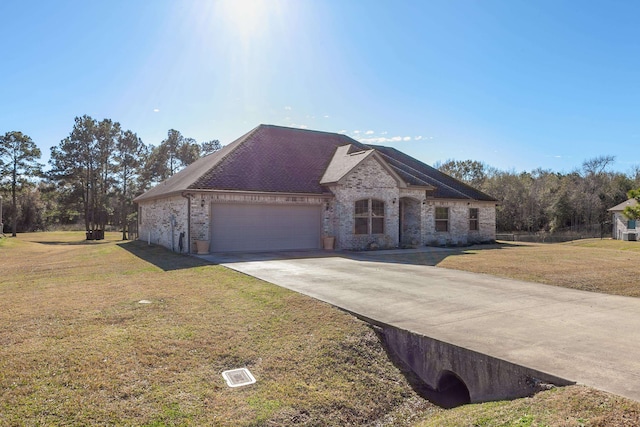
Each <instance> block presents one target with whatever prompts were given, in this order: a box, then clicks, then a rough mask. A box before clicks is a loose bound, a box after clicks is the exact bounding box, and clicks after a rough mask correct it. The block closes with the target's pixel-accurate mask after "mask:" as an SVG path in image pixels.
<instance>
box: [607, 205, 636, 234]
mask: <svg viewBox="0 0 640 427" xmlns="http://www.w3.org/2000/svg"><path fill="white" fill-rule="evenodd" d="M637 204H638V201H637V200H636V199H629V200H626V201H624V202H622V203H620V204H619V205H616V206H614V207H612V208H611V209H608V210H609V212H611V214H612V215H613V221H612V222H613V234H612V236H611V237H613V238H614V239H617V240H640V238H638V233H640V229H638V228H637V226H638V225H640V224H637V222H636V220H635V219H629V218H627V217H626V216H624V215H623V214H622V212H623V211H624V208H626V207H627V206H635V205H637Z"/></svg>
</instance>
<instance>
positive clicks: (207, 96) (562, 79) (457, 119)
mask: <svg viewBox="0 0 640 427" xmlns="http://www.w3.org/2000/svg"><path fill="white" fill-rule="evenodd" d="M638 16H640V2H637V1H617V0H608V1H598V2H595V1H589V0H581V1H578V0H573V1H563V0H553V1H546V0H536V1H530V0H527V1H520V0H501V1H494V0H482V1H471V0H423V1H418V0H416V1H403V0H394V1H374V0H368V1H364V0H362V1H359V0H223V1H216V0H209V1H205V0H180V1H178V0H173V1H168V0H127V1H119V0H110V1H104V2H87V1H68V0H59V1H55V2H53V1H30V0H21V1H18V0H6V1H3V2H1V3H0V17H2V22H3V24H2V26H0V54H1V57H2V66H0V133H4V132H7V131H11V130H19V131H22V132H24V133H26V134H28V135H29V136H31V137H32V139H33V140H34V141H35V142H36V143H37V144H38V145H39V146H40V147H41V149H42V151H43V159H44V160H47V159H48V157H49V152H50V148H51V147H52V146H55V145H57V144H58V143H59V142H60V140H61V139H63V138H64V137H66V136H67V135H68V134H69V132H70V131H71V129H72V126H73V119H74V117H76V116H80V115H83V114H88V115H90V116H92V117H94V118H95V119H98V120H100V119H103V118H111V119H113V120H115V121H118V122H120V123H121V124H122V126H123V128H124V129H131V130H132V131H134V132H136V133H137V134H138V136H140V137H141V138H142V139H143V141H144V142H145V143H147V144H153V145H157V144H158V143H160V141H162V139H164V138H165V137H166V134H167V131H168V130H169V129H171V128H173V129H177V130H179V131H180V132H182V134H183V135H185V136H188V137H192V138H195V139H197V140H198V141H205V140H210V139H219V140H220V141H221V142H222V143H223V144H227V143H229V142H231V141H233V140H234V139H235V138H237V137H239V136H241V135H242V134H244V133H246V132H247V131H249V130H251V129H252V128H254V127H255V126H257V125H258V124H260V123H267V124H276V125H285V126H292V127H306V128H308V129H317V130H324V131H330V132H343V133H346V134H348V135H349V136H352V137H353V138H355V139H358V140H364V141H365V142H370V143H376V144H382V145H389V146H393V147H396V148H398V149H400V150H402V151H405V152H406V153H408V154H410V155H413V156H414V157H417V158H418V159H420V160H422V161H424V162H426V163H429V164H433V163H435V162H437V161H445V160H447V159H457V160H464V159H472V160H480V161H483V162H486V163H487V164H489V165H491V166H494V167H497V168H499V169H503V170H515V171H525V170H527V171H529V170H533V169H535V168H538V167H541V168H544V169H551V170H554V171H558V172H570V171H571V170H573V169H575V168H579V167H580V165H581V163H582V161H583V160H585V159H588V158H593V157H596V156H599V155H615V156H616V159H617V161H616V163H615V165H614V169H615V170H619V171H621V172H628V171H629V170H630V169H631V167H632V166H635V165H638V164H640V159H639V158H638V154H637V153H638V148H640V120H639V119H640V25H638V22H637V20H638ZM636 159H637V160H636Z"/></svg>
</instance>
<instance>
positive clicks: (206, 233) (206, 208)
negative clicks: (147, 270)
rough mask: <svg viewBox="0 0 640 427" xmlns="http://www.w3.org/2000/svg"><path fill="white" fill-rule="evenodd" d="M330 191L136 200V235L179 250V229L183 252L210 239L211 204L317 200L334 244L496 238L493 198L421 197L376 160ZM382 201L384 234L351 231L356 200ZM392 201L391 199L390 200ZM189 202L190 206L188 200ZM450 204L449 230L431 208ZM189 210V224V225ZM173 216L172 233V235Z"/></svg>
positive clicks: (389, 245)
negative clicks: (473, 221)
mask: <svg viewBox="0 0 640 427" xmlns="http://www.w3.org/2000/svg"><path fill="white" fill-rule="evenodd" d="M330 189H331V191H332V192H333V196H331V195H329V194H326V195H295V194H290V195H287V194H271V193H250V192H246V193H243V192H224V191H208V192H191V193H190V194H189V195H188V196H187V197H183V196H180V195H177V196H173V197H168V198H163V199H156V200H150V201H143V202H140V203H139V238H140V239H141V240H144V241H147V240H150V242H151V243H154V244H159V245H162V246H165V247H167V248H169V249H173V250H175V251H179V247H178V242H179V236H180V233H182V232H184V233H185V237H186V238H187V239H188V240H189V242H186V241H185V242H184V246H183V252H188V251H189V250H190V251H191V252H195V240H210V239H211V205H212V204H213V203H246V204H247V205H249V204H271V205H273V204H282V205H298V204H306V205H318V206H321V212H322V224H321V226H322V236H323V237H325V236H334V237H335V238H336V249H354V250H362V249H367V248H368V247H370V245H371V244H372V243H374V244H375V245H377V247H379V248H394V247H398V246H402V245H414V244H417V245H432V246H440V245H466V244H471V243H480V242H490V241H494V240H495V224H496V211H495V204H494V203H493V202H477V201H468V200H442V199H432V198H426V197H425V190H424V189H423V188H422V189H421V188H415V187H410V188H399V187H398V184H397V182H396V180H395V179H394V177H393V176H392V175H391V174H390V173H389V172H388V171H387V170H386V169H385V168H384V167H383V166H382V165H381V164H380V163H379V162H378V161H377V160H376V159H375V158H369V159H367V160H365V161H364V162H363V163H361V164H360V165H359V166H358V167H357V168H356V169H354V170H353V171H352V172H351V173H350V174H349V175H347V176H346V177H344V178H343V180H341V181H340V183H339V184H336V185H333V186H331V188H330ZM362 199H374V200H381V201H383V202H384V204H385V205H384V206H385V222H384V233H383V234H374V235H368V234H367V235H356V234H355V232H354V231H355V216H354V214H355V202H356V201H357V200H362ZM401 199H402V202H403V203H404V223H403V232H402V237H403V241H402V242H400V241H399V239H400V235H399V231H400V230H399V223H398V221H399V220H400V217H399V215H400V201H401ZM394 200H395V203H394ZM189 204H190V205H189ZM437 206H443V207H448V208H449V231H448V232H436V231H435V208H436V207H437ZM469 208H478V213H479V220H478V224H479V230H478V231H470V230H469ZM189 212H190V214H191V228H190V229H189V230H187V227H188V224H189V221H188V219H187V215H188V213H189ZM172 218H173V219H174V222H173V234H172V221H171V220H172Z"/></svg>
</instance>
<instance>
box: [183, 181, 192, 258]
mask: <svg viewBox="0 0 640 427" xmlns="http://www.w3.org/2000/svg"><path fill="white" fill-rule="evenodd" d="M180 195H181V196H182V197H184V198H185V199H187V238H186V241H187V242H186V243H187V254H191V194H190V193H187V194H185V193H182V194H180Z"/></svg>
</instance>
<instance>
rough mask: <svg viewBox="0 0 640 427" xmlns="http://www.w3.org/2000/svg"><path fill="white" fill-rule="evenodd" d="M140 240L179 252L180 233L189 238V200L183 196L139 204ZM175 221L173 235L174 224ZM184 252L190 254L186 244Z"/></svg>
mask: <svg viewBox="0 0 640 427" xmlns="http://www.w3.org/2000/svg"><path fill="white" fill-rule="evenodd" d="M138 212H139V217H138V236H139V237H138V238H139V239H140V240H144V241H149V242H151V243H153V244H156V245H162V246H164V247H166V248H169V249H172V250H175V251H176V252H177V251H179V247H178V243H179V239H180V233H182V232H185V238H186V237H187V234H186V231H187V224H188V220H187V199H185V198H184V197H182V196H174V197H168V198H164V199H156V200H149V201H145V202H141V203H139V204H138ZM172 219H173V234H172V225H171V222H172ZM183 252H188V246H187V242H186V241H185V242H184V246H183Z"/></svg>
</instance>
